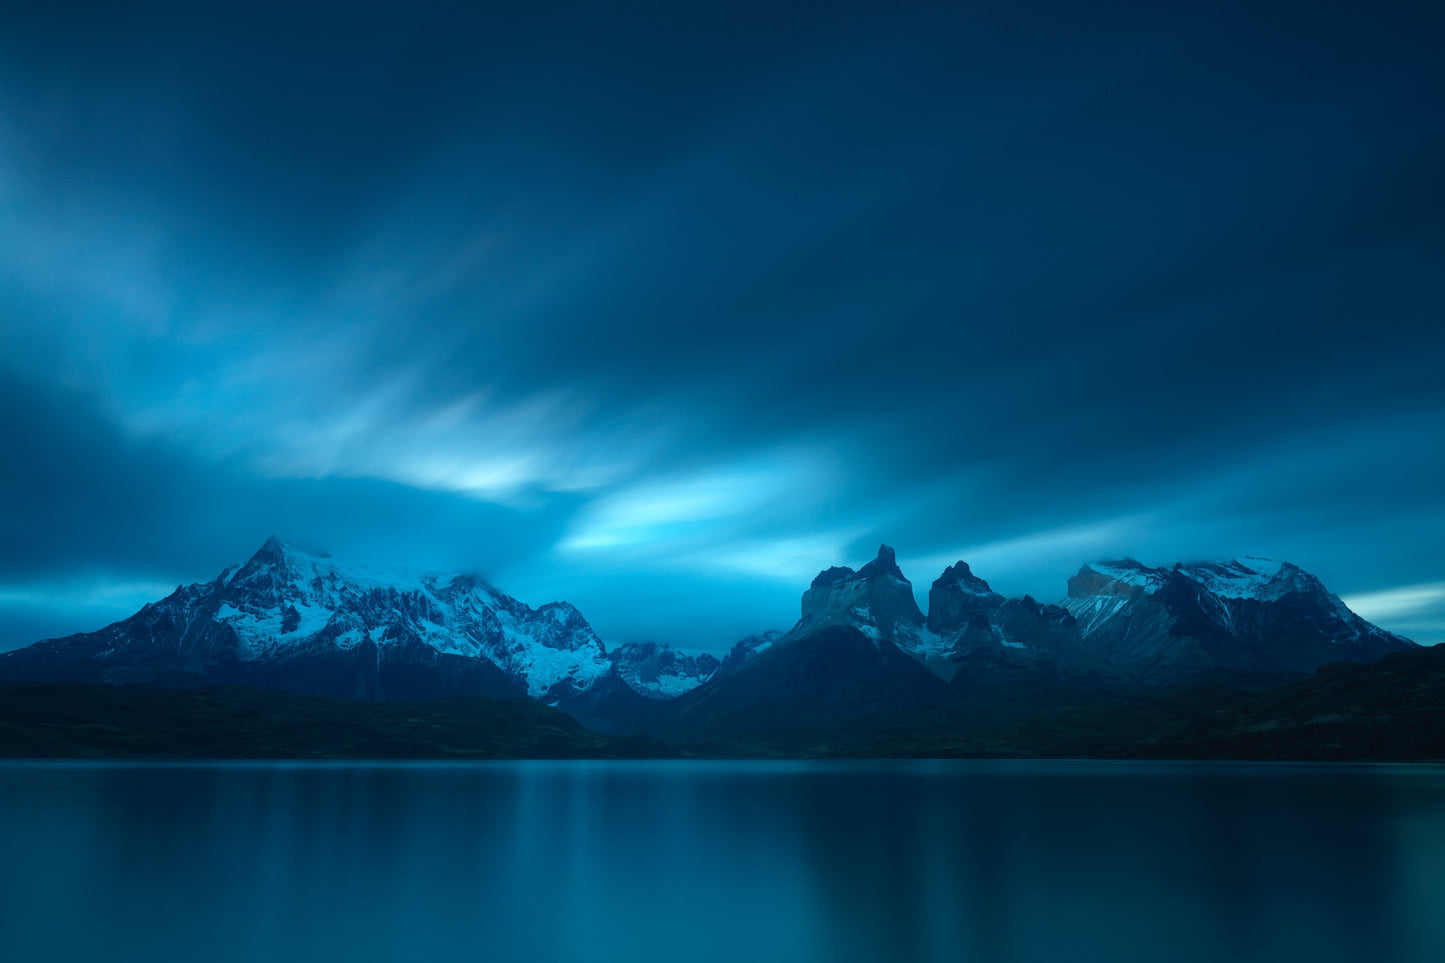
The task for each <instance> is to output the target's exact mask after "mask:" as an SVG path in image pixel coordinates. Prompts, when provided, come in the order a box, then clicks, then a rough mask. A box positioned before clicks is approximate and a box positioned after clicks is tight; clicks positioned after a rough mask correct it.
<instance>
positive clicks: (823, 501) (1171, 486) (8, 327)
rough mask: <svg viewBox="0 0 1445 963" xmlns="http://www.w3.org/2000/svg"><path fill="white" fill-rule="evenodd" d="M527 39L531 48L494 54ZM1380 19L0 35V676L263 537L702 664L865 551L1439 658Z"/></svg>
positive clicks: (919, 19) (1434, 449) (948, 17)
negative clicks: (1262, 590) (1182, 589)
mask: <svg viewBox="0 0 1445 963" xmlns="http://www.w3.org/2000/svg"><path fill="white" fill-rule="evenodd" d="M519 6H524V7H525V9H517V7H519ZM1441 27H1442V23H1441V16H1440V14H1439V13H1437V12H1434V11H1430V10H1426V9H1424V7H1423V6H1422V5H1418V4H1392V3H1383V4H1374V5H1370V6H1369V7H1368V8H1364V7H1363V6H1362V5H1361V6H1359V7H1358V8H1357V9H1352V10H1343V11H1342V10H1334V9H1329V8H1326V7H1321V6H1320V5H1316V4H1309V5H1306V4H1280V3H1273V2H1264V3H1252V4H1241V5H1238V6H1231V5H1221V4H1217V3H1211V4H1199V5H1190V4H1182V5H1179V4H1171V5H1168V6H1167V9H1160V8H1156V7H1153V6H1148V5H1128V4H1117V5H1110V4H1104V5H1095V4H1090V5H1087V6H1080V5H1072V4H1030V3H1021V4H1008V5H1004V6H1001V7H999V8H998V9H994V10H987V9H983V8H971V7H968V6H965V5H959V4H950V5H946V6H938V7H929V6H922V5H920V6H910V7H909V8H908V9H907V10H898V9H895V8H892V7H890V6H885V5H848V4H836V3H830V4H819V5H816V6H802V5H778V4H752V3H747V2H735V3H729V4H725V5H718V6H716V7H709V6H706V5H692V4H687V5H678V4H657V5H646V4H641V5H638V4H621V5H619V4H606V5H588V4H560V5H554V4H545V3H544V4H528V5H507V6H505V7H503V6H500V5H499V6H497V7H494V8H493V7H488V6H487V5H481V6H477V5H471V6H466V7H451V6H445V5H435V4H427V3H421V4H407V5H396V6H385V5H366V4H359V5H358V4H346V5H339V4H338V5H325V4H320V5H312V4H303V5H292V4H288V5H277V6H275V7H267V6H265V5H256V6H250V7H247V8H246V9H244V10H233V11H229V12H217V11H212V10H199V9H193V7H192V6H191V5H173V6H167V5H161V4H145V3H141V4H127V5H125V7H124V9H118V8H115V7H114V5H95V6H93V7H84V6H76V5H69V4H64V3H60V4H53V5H47V6H46V7H45V8H44V9H41V8H40V7H39V6H38V5H34V6H33V7H32V8H31V9H27V10H10V11H6V12H4V13H3V14H0V339H3V341H0V343H3V347H4V350H3V352H0V444H3V446H4V451H5V452H6V453H7V455H8V458H7V460H6V462H5V463H4V466H3V468H0V500H3V506H4V507H3V509H0V512H3V514H0V533H3V541H0V546H3V547H0V647H13V646H15V645H20V644H25V643H28V642H30V641H34V640H35V639H37V638H40V637H42V636H45V635H54V634H59V633H62V632H69V631H77V630H84V629H91V628H95V627H98V626H99V625H101V624H104V623H105V622H107V621H110V620H112V619H114V618H118V617H121V616H123V615H126V614H128V613H129V612H130V611H133V610H134V609H135V608H137V607H138V606H139V605H140V604H141V603H142V602H144V601H146V600H148V599H150V598H154V597H156V596H157V595H159V594H162V593H164V592H165V591H167V590H168V589H169V588H172V587H174V585H175V584H177V583H180V582H191V581H198V580H203V579H206V578H209V577H211V576H213V575H214V574H215V573H216V572H218V571H219V570H220V569H221V568H223V567H224V566H226V565H228V564H231V563H233V562H236V561H239V560H241V559H243V558H245V557H247V556H248V555H249V554H250V553H252V552H253V551H254V550H255V549H256V548H257V547H259V545H260V544H261V542H262V541H263V540H264V539H265V538H266V537H267V535H269V534H272V533H276V534H280V535H282V536H284V537H286V538H288V539H290V540H292V541H294V542H297V543H298V544H302V545H311V546H314V547H317V548H322V549H326V550H330V551H333V552H336V553H345V554H351V555H359V556H365V557H374V558H393V559H396V560H398V561H401V562H405V563H407V564H412V565H427V566H435V567H439V568H448V569H454V568H466V569H473V570H478V571H481V572H482V573H483V574H485V575H487V576H488V577H490V578H491V579H492V580H493V581H495V582H496V583H497V584H498V585H499V586H500V587H501V588H503V589H505V590H507V591H509V592H511V593H512V594H514V595H517V596H518V597H520V598H523V599H524V600H527V601H530V602H533V603H540V602H543V601H546V600H550V599H556V598H566V599H568V600H569V601H572V602H574V603H575V604H577V605H578V606H579V608H581V610H582V611H583V613H584V614H585V615H586V616H587V617H588V618H589V619H590V620H591V621H592V622H593V623H594V624H595V625H596V626H597V627H598V629H599V631H600V632H601V633H602V634H603V636H604V638H606V639H607V640H608V641H616V642H620V641H629V640H634V639H644V638H645V639H659V640H663V641H668V642H672V643H674V644H678V645H681V646H684V647H701V648H711V649H720V648H723V647H725V646H726V645H727V644H729V643H730V642H731V641H732V640H734V639H735V638H737V637H739V636H741V635H743V634H745V633H747V632H750V631H754V630H757V629H761V628H765V627H770V626H781V625H786V624H788V623H790V622H791V621H792V619H793V618H795V616H796V607H797V598H798V595H799V594H800V592H801V590H802V589H803V588H804V587H805V585H806V583H807V581H808V579H809V578H811V576H812V575H813V574H815V573H816V572H817V571H818V570H819V569H821V568H824V567H826V566H828V565H831V564H853V565H857V564H860V563H861V562H863V561H865V560H866V559H867V558H869V557H871V555H872V553H873V551H874V550H875V548H876V546H877V544H878V543H879V542H880V541H887V542H888V543H890V544H892V545H895V546H896V547H897V549H898V551H899V557H900V562H901V563H902V564H903V566H904V569H905V571H906V572H907V573H908V574H909V575H910V576H911V578H912V579H913V581H914V583H915V586H916V587H917V588H919V589H920V591H921V592H926V589H927V584H928V582H929V581H931V580H932V579H933V578H934V577H936V576H937V574H938V573H939V572H940V571H941V570H942V568H943V567H944V565H945V564H947V563H948V562H951V561H953V560H955V559H958V558H963V559H966V560H968V561H969V562H970V563H971V564H972V565H973V566H974V568H975V570H976V571H978V572H979V573H980V574H981V575H983V576H984V577H986V578H988V579H990V581H992V582H993V583H994V584H995V587H997V588H998V589H1000V590H1001V591H1005V592H1008V593H1013V594H1022V593H1024V592H1028V593H1031V594H1033V595H1035V596H1036V597H1039V598H1043V599H1054V598H1057V597H1059V596H1061V595H1062V594H1063V591H1064V579H1065V578H1066V577H1067V575H1068V574H1069V573H1070V572H1072V571H1073V570H1075V569H1076V568H1077V567H1078V565H1079V564H1080V563H1081V562H1083V561H1085V560H1087V559H1090V558H1098V557H1117V556H1122V555H1133V556H1137V557H1139V558H1141V559H1143V560H1145V561H1147V562H1150V563H1151V564H1162V563H1169V562H1173V561H1177V560H1189V559H1197V558H1205V557H1219V556H1224V557H1227V556H1232V555H1237V554H1253V555H1263V556H1270V557H1279V558H1286V559H1289V560H1291V561H1294V562H1296V563H1297V564H1300V565H1302V566H1303V567H1305V568H1307V569H1309V570H1311V571H1314V572H1315V573H1317V574H1319V575H1320V576H1321V577H1322V578H1324V579H1325V581H1326V584H1328V585H1330V586H1331V587H1332V588H1333V589H1335V590H1336V591H1337V592H1339V593H1340V594H1342V595H1344V596H1346V597H1347V599H1349V600H1351V601H1352V602H1353V603H1354V604H1355V605H1356V607H1357V608H1359V609H1360V610H1361V611H1362V613H1363V614H1366V615H1368V616H1370V617H1372V618H1375V619H1376V620H1378V621H1379V622H1380V623H1381V624H1383V625H1386V626H1387V627H1389V628H1392V629H1395V630H1397V631H1401V632H1404V633H1405V634H1408V635H1411V636H1412V637H1414V638H1416V639H1418V640H1421V641H1441V640H1445V565H1442V562H1441V559H1442V552H1441V548H1442V545H1445V495H1442V492H1445V445H1442V444H1441V442H1440V439H1441V438H1442V437H1445V378H1442V373H1445V372H1442V361H1441V359H1442V357H1445V324H1442V319H1445V284H1442V278H1445V274H1442V270H1441V266H1442V264H1445V182H1442V179H1441V178H1440V176H1439V172H1440V171H1441V170H1445V125H1442V124H1441V123H1440V115H1439V105H1440V104H1441V103H1442V102H1445V69H1442V67H1441V65H1440V58H1439V56H1438V50H1439V49H1440V45H1441V41H1442V40H1445V31H1442V29H1441Z"/></svg>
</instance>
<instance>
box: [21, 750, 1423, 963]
mask: <svg viewBox="0 0 1445 963" xmlns="http://www.w3.org/2000/svg"><path fill="white" fill-rule="evenodd" d="M0 959H3V960H6V961H13V963H28V961H37V963H42V961H47V963H48V961H70V960H76V961H79V960H84V961H118V960H137V961H147V963H171V961H186V963H191V961H198V960H207V961H215V963H231V961H257V963H263V961H264V963H288V961H298V960H306V961H314V960H340V961H347V963H370V961H382V960H385V961H409V960H417V961H427V963H442V961H451V960H467V961H507V960H519V961H529V963H544V961H554V960H555V961H568V963H572V961H579V963H585V961H594V960H595V961H612V960H616V961H629V963H649V961H664V960H665V961H669V963H672V961H721V960H728V961H734V960H742V961H746V963H763V961H773V960H777V961H788V963H797V961H811V960H819V961H830V963H833V961H839V963H850V961H867V963H887V961H895V960H897V961H906V960H949V961H1000V963H1007V961H1050V963H1055V961H1057V963H1074V961H1093V960H1098V961H1108V963H1124V961H1134V960H1138V961H1151V963H1154V961H1170V963H1180V961H1183V963H1188V961H1231V963H1232V961H1244V963H1249V961H1255V960H1259V961H1264V960H1268V961H1271V963H1280V961H1292V960H1301V961H1310V963H1327V961H1336V960H1338V961H1341V963H1345V961H1348V963H1366V961H1368V963H1390V961H1397V960H1398V961H1411V963H1414V961H1419V963H1438V961H1440V960H1445V769H1442V768H1438V767H1386V766H1380V767H1308V766H1229V765H1186V764H1113V763H1084V762H1080V763H1043V764H1039V763H1023V762H1000V763H979V762H960V763H874V762H865V763H847V764H838V763H732V762H676V761H669V762H645V763H632V762H626V763H585V762H584V763H576V762H557V763H554V762H520V763H498V764H481V765H475V764H464V765H434V764H420V765H300V764H296V765H292V764H279V765H278V764H256V765H249V764H221V765H92V764H60V763H15V764H3V765H0Z"/></svg>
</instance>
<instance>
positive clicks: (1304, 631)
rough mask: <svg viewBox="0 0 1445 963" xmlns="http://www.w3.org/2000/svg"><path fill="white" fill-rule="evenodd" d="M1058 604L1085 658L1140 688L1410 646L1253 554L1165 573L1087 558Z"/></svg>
mask: <svg viewBox="0 0 1445 963" xmlns="http://www.w3.org/2000/svg"><path fill="white" fill-rule="evenodd" d="M1063 606H1064V608H1066V609H1067V610H1068V611H1069V612H1070V614H1072V615H1073V616H1074V617H1075V618H1076V619H1077V620H1078V624H1079V631H1080V635H1081V636H1082V638H1083V642H1084V645H1085V646H1086V647H1087V648H1088V649H1089V650H1090V651H1091V652H1093V653H1094V654H1096V655H1098V656H1099V657H1100V658H1103V659H1105V660H1107V661H1109V662H1111V663H1112V664H1114V665H1116V666H1118V667H1119V668H1120V669H1122V670H1124V671H1126V672H1128V673H1129V674H1130V675H1132V676H1134V677H1135V678H1137V679H1139V680H1140V681H1141V682H1145V683H1148V684H1171V683H1176V682H1182V681H1186V680H1188V679H1190V678H1194V677H1197V676H1200V675H1203V674H1205V673H1207V672H1211V671H1214V670H1220V669H1222V670H1226V671H1234V672H1258V673H1273V672H1290V673H1299V672H1312V671H1314V670H1315V669H1316V668H1318V667H1319V666H1321V665H1323V664H1325V663H1327V662H1339V661H1359V662H1372V661H1374V660H1375V659H1378V658H1380V657H1381V656H1382V655H1385V654H1386V653H1388V652H1396V651H1401V650H1405V649H1412V648H1415V643H1413V642H1411V641H1409V640H1408V639H1404V638H1401V637H1400V636H1397V635H1394V634H1392V633H1390V632H1386V631H1385V630H1384V629H1381V628H1379V627H1378V626H1375V625H1371V624H1370V623H1369V622H1366V621H1365V620H1364V619H1362V618H1360V617H1359V616H1358V615H1356V614H1355V613H1354V612H1351V611H1350V610H1349V609H1348V608H1347V607H1346V606H1345V603H1344V602H1342V601H1340V598H1339V596H1337V595H1335V594H1333V593H1332V592H1330V591H1329V590H1328V589H1326V588H1325V586H1324V584H1323V583H1321V582H1320V580H1319V579H1318V578H1316V577H1315V576H1313V575H1311V574H1309V573H1308V572H1306V571H1304V570H1303V569H1301V568H1299V567H1298V566H1296V565H1293V564H1291V563H1289V562H1278V561H1274V560H1271V559H1263V558H1254V557H1251V556H1245V557H1242V558H1236V559H1231V560H1229V561H1226V562H1192V563H1180V564H1177V565H1175V566H1173V567H1172V568H1150V567H1149V566H1146V565H1143V564H1141V563H1139V562H1137V561H1135V560H1134V559H1122V560H1119V561H1112V562H1091V563H1089V564H1087V565H1085V566H1083V567H1082V568H1080V569H1079V571H1078V572H1077V573H1076V574H1075V575H1073V576H1072V577H1070V579H1069V596H1068V598H1067V599H1065V600H1064V602H1063Z"/></svg>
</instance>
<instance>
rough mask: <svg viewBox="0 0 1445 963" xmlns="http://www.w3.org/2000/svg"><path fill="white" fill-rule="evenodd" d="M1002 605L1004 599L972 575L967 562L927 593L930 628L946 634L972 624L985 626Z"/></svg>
mask: <svg viewBox="0 0 1445 963" xmlns="http://www.w3.org/2000/svg"><path fill="white" fill-rule="evenodd" d="M1002 602H1003V596H1001V595H999V594H998V593H997V592H995V591H994V590H993V589H992V588H990V587H989V584H988V583H987V582H985V581H984V580H983V579H981V578H979V577H978V576H977V575H975V574H973V571H972V570H971V569H970V568H969V567H968V563H967V562H963V561H960V562H956V563H954V564H953V565H950V566H949V567H948V568H946V569H944V570H943V574H942V575H940V576H939V577H938V578H936V579H934V581H933V585H932V586H931V587H930V588H929V590H928V627H929V628H930V629H931V630H933V631H934V632H938V633H946V632H953V631H956V630H958V629H962V628H963V627H964V626H966V625H969V624H970V623H977V624H980V625H986V624H987V623H988V618H989V613H990V612H992V611H994V610H995V609H997V608H998V606H999V605H1000V604H1002Z"/></svg>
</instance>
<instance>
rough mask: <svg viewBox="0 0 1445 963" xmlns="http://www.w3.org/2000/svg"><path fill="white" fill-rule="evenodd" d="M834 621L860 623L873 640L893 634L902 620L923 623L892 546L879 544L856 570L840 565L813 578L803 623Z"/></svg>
mask: <svg viewBox="0 0 1445 963" xmlns="http://www.w3.org/2000/svg"><path fill="white" fill-rule="evenodd" d="M835 622H845V623H847V624H850V625H857V626H861V627H862V628H863V630H864V634H866V635H869V637H870V638H874V639H877V638H880V637H892V636H893V635H894V634H895V629H896V627H897V625H898V624H899V623H904V624H907V625H910V626H914V627H917V626H921V625H923V613H922V612H920V611H919V610H918V603H917V602H915V601H914V599H913V586H912V585H911V584H910V583H909V581H908V579H907V578H906V577H904V575H903V572H902V570H901V569H899V567H898V560H897V557H896V556H895V555H894V552H893V549H892V548H890V547H888V546H887V545H880V546H879V547H878V555H877V557H876V558H874V559H873V561H871V562H869V563H868V564H867V565H864V566H863V567H862V568H861V569H859V570H858V571H856V572H855V571H853V570H852V569H851V568H846V567H841V566H839V567H834V568H829V569H825V570H824V571H822V572H820V573H819V574H818V577H817V578H815V579H813V582H812V584H811V585H810V586H809V588H808V591H806V592H804V593H803V605H802V618H801V622H800V626H805V627H807V628H809V629H816V628H819V627H821V626H823V625H827V624H831V623H835Z"/></svg>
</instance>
